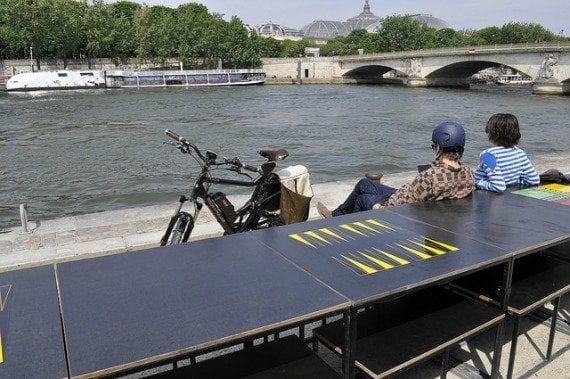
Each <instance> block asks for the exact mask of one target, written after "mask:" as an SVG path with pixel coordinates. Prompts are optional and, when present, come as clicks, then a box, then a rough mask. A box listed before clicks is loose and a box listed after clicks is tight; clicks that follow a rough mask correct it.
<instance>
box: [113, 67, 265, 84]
mask: <svg viewBox="0 0 570 379" xmlns="http://www.w3.org/2000/svg"><path fill="white" fill-rule="evenodd" d="M263 83H265V72H264V71H263V70H258V69H251V70H249V69H236V70H200V71H194V70H180V71H109V72H107V87H109V88H148V87H207V86H244V85H256V84H263Z"/></svg>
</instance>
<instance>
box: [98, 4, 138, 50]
mask: <svg viewBox="0 0 570 379" xmlns="http://www.w3.org/2000/svg"><path fill="white" fill-rule="evenodd" d="M107 11H108V14H109V17H110V20H109V29H107V30H106V36H107V39H106V44H107V49H108V50H109V51H110V55H107V57H109V58H115V59H117V60H125V59H127V58H133V57H135V56H136V55H137V48H138V46H139V45H138V43H137V41H138V40H137V34H136V31H137V27H136V20H137V18H138V17H140V15H141V14H142V12H143V6H142V5H140V4H138V3H134V2H131V1H118V2H116V3H112V4H109V5H108V10H107ZM103 33H105V30H103Z"/></svg>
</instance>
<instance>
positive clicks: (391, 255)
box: [374, 248, 410, 265]
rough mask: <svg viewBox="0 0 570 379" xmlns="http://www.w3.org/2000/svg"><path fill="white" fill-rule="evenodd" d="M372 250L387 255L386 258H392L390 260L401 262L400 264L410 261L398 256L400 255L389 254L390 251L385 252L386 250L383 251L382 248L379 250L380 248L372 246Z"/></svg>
mask: <svg viewBox="0 0 570 379" xmlns="http://www.w3.org/2000/svg"><path fill="white" fill-rule="evenodd" d="M374 250H376V251H377V252H379V253H382V254H384V255H385V256H387V257H388V258H390V259H392V260H393V261H395V262H398V263H399V264H401V265H407V264H409V263H410V261H408V260H406V259H404V258H400V257H398V256H396V255H394V254H390V253H388V252H386V251H384V250H380V249H376V248H374Z"/></svg>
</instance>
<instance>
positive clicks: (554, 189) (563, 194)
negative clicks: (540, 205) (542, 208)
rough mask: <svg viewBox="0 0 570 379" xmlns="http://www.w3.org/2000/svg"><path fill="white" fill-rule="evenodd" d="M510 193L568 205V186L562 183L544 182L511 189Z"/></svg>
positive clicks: (569, 195)
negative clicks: (514, 189)
mask: <svg viewBox="0 0 570 379" xmlns="http://www.w3.org/2000/svg"><path fill="white" fill-rule="evenodd" d="M512 193H514V194H517V195H522V196H528V197H532V198H535V199H539V200H545V201H551V202H555V203H558V204H562V205H566V206H568V207H570V186H568V185H564V184H555V183H553V184H545V185H542V186H538V187H530V188H525V189H521V190H517V191H513V192H512Z"/></svg>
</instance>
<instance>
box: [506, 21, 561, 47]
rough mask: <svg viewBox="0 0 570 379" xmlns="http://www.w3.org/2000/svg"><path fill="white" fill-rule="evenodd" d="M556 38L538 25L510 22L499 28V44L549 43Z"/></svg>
mask: <svg viewBox="0 0 570 379" xmlns="http://www.w3.org/2000/svg"><path fill="white" fill-rule="evenodd" d="M555 39H556V36H555V35H554V34H553V33H552V32H550V31H548V30H546V29H545V28H544V27H543V26H541V25H538V24H532V23H531V24H525V23H518V22H510V23H508V24H505V25H503V26H502V27H501V43H525V42H551V41H554V40H555Z"/></svg>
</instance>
